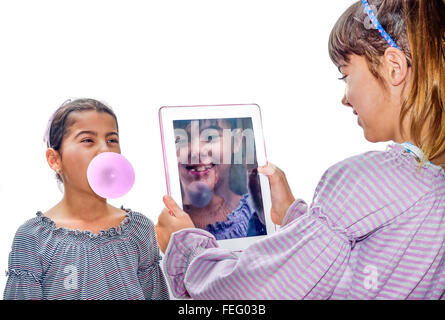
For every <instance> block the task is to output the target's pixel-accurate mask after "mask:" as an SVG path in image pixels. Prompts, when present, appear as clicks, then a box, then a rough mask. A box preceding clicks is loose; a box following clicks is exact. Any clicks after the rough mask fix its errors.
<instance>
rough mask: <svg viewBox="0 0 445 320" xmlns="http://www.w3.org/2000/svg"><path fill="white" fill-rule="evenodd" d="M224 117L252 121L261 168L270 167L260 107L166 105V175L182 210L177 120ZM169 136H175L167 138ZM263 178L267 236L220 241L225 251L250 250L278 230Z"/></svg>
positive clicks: (162, 127) (163, 112) (163, 132)
mask: <svg viewBox="0 0 445 320" xmlns="http://www.w3.org/2000/svg"><path fill="white" fill-rule="evenodd" d="M224 118H251V119H252V127H253V132H254V137H255V150H256V159H257V162H258V166H263V165H266V164H267V155H266V148H265V143H264V136H263V127H262V121H261V110H260V107H259V106H258V105H257V104H231V105H197V106H163V107H161V108H160V109H159V126H160V130H161V143H162V151H163V157H164V172H165V180H166V184H167V193H168V194H169V195H170V196H172V197H173V199H174V200H175V201H176V202H177V203H178V205H179V206H180V207H181V208H182V207H183V205H182V195H181V186H180V181H179V172H178V162H177V161H178V160H177V156H176V145H175V139H174V136H175V135H174V128H173V121H174V120H195V119H196V120H201V119H224ZM166 137H172V138H171V139H167V138H166ZM258 177H259V179H260V187H261V195H262V200H263V209H264V218H265V222H266V231H267V235H263V236H253V237H244V238H236V239H227V240H218V244H219V245H220V247H222V248H226V249H229V250H233V251H237V250H242V249H245V248H247V247H248V246H249V245H251V244H252V243H254V242H256V241H258V240H260V239H262V238H264V237H267V236H268V235H271V234H272V233H273V232H275V231H276V226H275V225H274V224H273V222H272V220H271V217H270V209H271V198H270V187H269V180H268V178H267V177H266V176H264V175H261V174H258Z"/></svg>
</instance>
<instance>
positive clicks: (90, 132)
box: [74, 130, 119, 139]
mask: <svg viewBox="0 0 445 320" xmlns="http://www.w3.org/2000/svg"><path fill="white" fill-rule="evenodd" d="M82 134H90V135H93V136H96V137H97V132H95V131H90V130H83V131H80V132H79V133H78V134H76V136H75V137H74V139H76V138H77V137H78V136H80V135H82ZM112 135H116V136H118V137H119V134H118V133H117V132H115V131H111V132H108V133H107V134H106V135H105V137H108V136H112Z"/></svg>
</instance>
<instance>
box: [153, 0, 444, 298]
mask: <svg viewBox="0 0 445 320" xmlns="http://www.w3.org/2000/svg"><path fill="white" fill-rule="evenodd" d="M371 5H373V6H375V8H376V9H377V11H375V14H376V16H375V15H374V13H373V11H372V10H371V8H370V6H369V3H368V1H365V0H363V1H361V2H356V3H354V4H353V5H352V6H351V7H350V8H348V9H347V10H346V12H345V13H344V14H343V15H342V16H341V17H340V18H339V20H338V21H337V23H336V25H335V26H334V28H333V30H332V32H331V35H330V38H329V54H330V57H331V59H332V60H333V62H334V63H335V65H336V66H337V67H338V68H339V70H340V72H341V73H342V75H343V77H342V79H343V80H344V81H345V83H346V90H345V94H344V97H343V100H342V103H343V104H344V105H345V106H347V107H351V108H352V110H353V112H354V114H355V115H357V116H358V124H359V125H360V126H361V127H362V128H363V131H364V135H365V138H366V139H367V140H368V141H371V142H379V141H390V140H392V141H393V142H394V143H392V144H390V145H389V146H388V148H387V150H386V151H384V152H377V151H373V152H367V153H364V154H361V155H358V156H355V157H351V158H348V159H346V160H344V161H342V162H340V163H337V164H335V165H333V166H332V167H330V168H329V169H328V170H327V171H326V172H325V173H324V174H323V176H322V178H321V180H320V182H319V184H318V186H317V187H316V190H315V194H314V197H313V201H312V204H311V205H309V206H308V205H306V203H305V202H304V201H303V200H295V199H294V197H293V195H292V193H291V191H290V188H289V186H288V184H287V181H286V177H285V175H284V173H283V172H282V171H281V170H280V169H278V168H276V167H275V166H273V165H271V164H269V165H267V166H265V167H262V168H260V169H259V172H260V173H262V174H265V175H267V176H268V177H269V182H270V186H271V193H272V210H271V215H272V220H273V221H274V223H276V224H278V225H281V228H280V230H279V231H278V232H276V233H275V234H273V235H272V236H270V237H268V238H266V239H263V240H261V241H258V242H257V243H255V244H253V245H252V246H250V247H249V248H248V249H246V250H245V251H243V252H242V253H241V254H240V255H235V254H233V253H232V252H230V251H228V250H223V249H221V248H218V245H217V243H216V241H215V239H214V238H213V237H212V236H211V234H209V233H207V232H205V231H203V230H199V229H193V224H192V223H191V221H190V218H189V216H188V215H187V214H185V213H184V212H183V211H182V210H181V209H180V208H179V207H178V206H177V205H176V203H175V202H174V201H173V200H172V199H171V198H169V197H167V196H165V197H164V203H165V205H166V207H167V208H168V209H164V210H163V211H162V213H161V215H160V217H159V223H158V225H157V226H156V230H157V237H158V240H159V243H160V247H161V250H163V251H165V250H166V257H165V260H164V263H165V268H166V269H165V270H166V274H167V276H168V279H169V281H170V283H171V286H172V290H173V292H174V294H175V295H176V296H190V297H192V298H197V299H218V298H221V299H226V298H233V299H444V298H445V263H444V260H445V170H444V168H443V167H444V166H445V165H444V163H445V110H444V108H445V19H444V17H445V4H444V2H443V1H442V0H386V1H377V0H374V1H372V2H371ZM169 210H170V211H171V212H173V214H174V215H170V214H169ZM182 229H185V230H182ZM167 246H168V247H167Z"/></svg>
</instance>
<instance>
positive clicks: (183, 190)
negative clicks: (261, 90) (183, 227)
mask: <svg viewBox="0 0 445 320" xmlns="http://www.w3.org/2000/svg"><path fill="white" fill-rule="evenodd" d="M159 125H160V128H161V139H162V147H163V154H164V168H165V178H166V182H167V192H168V194H169V195H171V196H172V197H173V199H175V201H176V202H177V203H178V205H179V206H181V207H182V208H183V210H184V211H185V212H187V213H188V214H189V215H190V217H191V219H192V221H193V223H194V224H195V226H196V227H197V228H201V229H204V230H207V231H209V232H210V233H212V234H213V235H214V236H215V238H216V239H217V241H218V243H219V245H220V246H221V247H223V248H227V249H230V250H234V251H236V250H242V249H243V248H246V247H247V246H249V245H250V244H252V243H253V242H255V241H257V240H259V239H261V238H264V237H265V236H267V235H269V234H271V233H272V232H274V231H275V225H274V224H273V223H272V221H271V218H270V208H271V200H270V188H269V181H268V179H267V177H266V176H263V175H260V174H258V172H257V167H258V166H263V165H265V164H266V163H267V160H266V150H265V146H264V138H263V130H262V124H261V112H260V108H259V106H258V105H256V104H248V105H214V106H181V107H179V106H177V107H162V108H160V109H159Z"/></svg>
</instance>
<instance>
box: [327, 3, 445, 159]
mask: <svg viewBox="0 0 445 320" xmlns="http://www.w3.org/2000/svg"><path fill="white" fill-rule="evenodd" d="M368 2H369V4H370V5H371V6H375V8H376V9H377V12H376V16H377V19H378V20H379V22H380V24H381V25H382V26H383V28H384V29H385V30H386V32H387V33H388V34H389V35H390V36H391V38H392V39H393V40H394V41H395V42H396V43H397V45H398V46H399V48H400V50H401V51H402V52H403V53H404V54H405V55H406V58H407V62H408V66H410V67H411V68H412V75H413V77H412V80H411V82H410V83H409V85H408V94H407V98H406V99H405V100H403V101H402V108H401V113H400V127H401V128H403V126H402V123H403V122H404V119H405V118H406V116H407V115H408V114H411V121H410V123H409V127H408V130H409V133H410V135H411V137H412V138H413V140H414V141H413V142H414V143H415V144H416V145H417V146H418V147H419V148H421V149H422V150H423V152H424V159H422V163H423V162H424V161H426V159H429V160H434V159H435V158H437V157H439V156H440V155H441V154H442V153H443V152H444V151H445V2H444V0H373V1H368ZM367 19H368V16H367V14H366V13H365V12H364V10H363V6H362V4H361V2H360V1H359V2H356V3H354V4H353V5H351V6H350V7H349V8H348V9H347V10H346V11H345V12H344V13H343V15H342V16H341V17H340V18H339V19H338V21H337V23H336V24H335V26H334V28H333V29H332V32H331V35H330V37H329V55H330V57H331V60H332V61H333V62H334V64H336V65H337V66H340V65H341V64H343V63H344V62H349V57H350V55H352V54H356V55H359V56H364V57H365V58H366V61H367V62H368V67H369V70H370V71H371V73H372V74H373V75H374V77H375V78H376V79H377V80H379V82H381V83H383V79H382V77H381V76H380V75H379V72H378V67H379V65H380V58H381V57H382V56H383V54H384V52H385V50H386V49H387V48H388V47H389V44H388V43H387V42H386V40H385V39H384V38H383V37H382V36H381V34H380V33H379V31H378V30H376V29H375V28H372V26H370V25H369V24H367ZM404 135H405V132H402V136H404Z"/></svg>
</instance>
